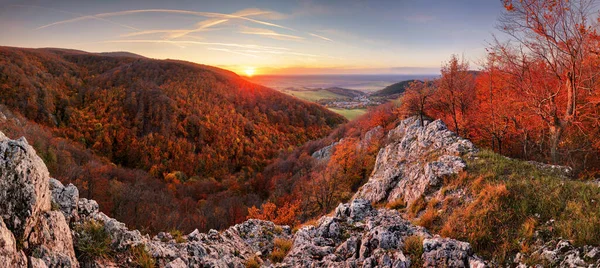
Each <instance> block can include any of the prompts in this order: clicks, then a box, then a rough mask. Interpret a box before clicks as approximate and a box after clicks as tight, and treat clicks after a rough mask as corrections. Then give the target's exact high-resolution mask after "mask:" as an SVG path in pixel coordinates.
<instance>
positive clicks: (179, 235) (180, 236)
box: [169, 229, 186, 243]
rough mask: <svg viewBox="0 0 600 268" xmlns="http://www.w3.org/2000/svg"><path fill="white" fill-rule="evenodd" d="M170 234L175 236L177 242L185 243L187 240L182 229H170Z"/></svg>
mask: <svg viewBox="0 0 600 268" xmlns="http://www.w3.org/2000/svg"><path fill="white" fill-rule="evenodd" d="M169 234H171V236H173V239H175V242H177V243H184V242H185V241H186V240H185V238H184V237H183V234H182V233H181V231H179V230H177V229H171V230H170V231H169Z"/></svg>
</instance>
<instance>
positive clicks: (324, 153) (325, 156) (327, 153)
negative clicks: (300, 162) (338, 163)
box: [311, 141, 341, 161]
mask: <svg viewBox="0 0 600 268" xmlns="http://www.w3.org/2000/svg"><path fill="white" fill-rule="evenodd" d="M340 142H341V141H336V142H334V143H332V144H330V145H327V146H325V147H323V148H321V149H319V150H318V151H316V152H314V153H313V154H312V155H311V156H312V157H313V158H315V159H317V160H324V161H328V160H329V158H331V154H332V153H333V148H335V146H336V145H338V144H339V143H340Z"/></svg>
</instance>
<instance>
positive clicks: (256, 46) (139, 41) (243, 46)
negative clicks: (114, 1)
mask: <svg viewBox="0 0 600 268" xmlns="http://www.w3.org/2000/svg"><path fill="white" fill-rule="evenodd" d="M109 43H155V44H179V45H185V44H188V45H203V46H224V47H237V48H246V49H259V50H283V51H287V50H289V48H284V47H273V46H260V45H252V44H237V43H219V42H201V41H189V40H160V39H158V40H153V39H135V40H107V41H99V42H88V43H80V44H79V45H87V44H109Z"/></svg>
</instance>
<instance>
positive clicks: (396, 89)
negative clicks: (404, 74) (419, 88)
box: [370, 79, 420, 97]
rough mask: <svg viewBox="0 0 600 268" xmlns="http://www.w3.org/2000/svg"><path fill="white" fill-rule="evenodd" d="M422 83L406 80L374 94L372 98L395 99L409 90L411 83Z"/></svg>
mask: <svg viewBox="0 0 600 268" xmlns="http://www.w3.org/2000/svg"><path fill="white" fill-rule="evenodd" d="M415 81H420V80H414V79H413V80H406V81H402V82H398V83H395V84H393V85H389V86H387V87H385V88H384V89H382V90H379V91H375V92H373V93H372V94H371V95H370V96H372V97H395V96H398V95H400V94H402V93H404V91H405V90H406V88H408V86H409V85H410V83H412V82H415Z"/></svg>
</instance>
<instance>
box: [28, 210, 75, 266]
mask: <svg viewBox="0 0 600 268" xmlns="http://www.w3.org/2000/svg"><path fill="white" fill-rule="evenodd" d="M36 229H37V230H38V231H36V232H32V233H31V235H30V237H29V239H28V242H29V243H30V244H31V245H35V246H32V248H33V252H34V253H33V254H34V256H36V257H37V258H39V259H42V260H43V261H44V262H45V263H46V265H48V267H79V264H78V262H77V259H76V257H75V251H74V249H73V236H72V235H71V230H70V229H69V226H68V225H67V222H66V221H65V218H64V215H63V214H62V213H61V212H59V211H48V212H44V213H43V214H42V217H41V220H40V221H39V223H38V225H37V226H36Z"/></svg>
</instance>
